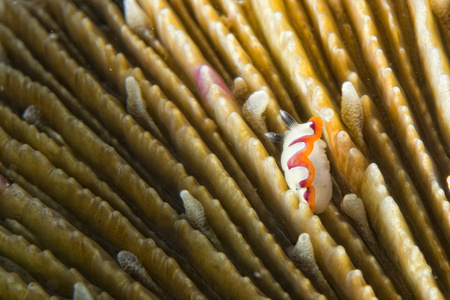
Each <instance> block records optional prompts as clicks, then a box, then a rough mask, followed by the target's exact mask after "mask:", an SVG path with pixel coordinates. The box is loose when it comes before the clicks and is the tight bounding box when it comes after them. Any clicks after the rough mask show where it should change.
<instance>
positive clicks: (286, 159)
mask: <svg viewBox="0 0 450 300" xmlns="http://www.w3.org/2000/svg"><path fill="white" fill-rule="evenodd" d="M280 115H281V118H282V119H283V121H284V123H286V125H287V126H288V127H289V131H287V132H285V133H284V134H278V133H273V132H268V133H266V137H267V138H268V139H270V140H271V141H274V142H283V153H282V154H281V166H282V168H283V171H284V177H285V179H286V183H287V184H288V186H289V188H290V189H291V190H293V191H295V192H296V193H297V195H298V196H299V197H300V198H301V199H303V200H305V201H306V202H307V203H308V204H309V207H310V208H311V210H312V211H313V212H316V211H315V210H317V213H321V212H323V211H324V210H325V209H326V207H327V205H328V203H329V202H330V200H331V193H332V183H331V175H330V164H329V161H328V158H327V156H326V153H325V147H326V144H325V142H323V141H322V140H320V137H321V136H322V127H323V121H322V119H321V118H320V117H312V118H311V119H309V121H308V122H306V123H305V124H299V123H297V122H296V121H295V119H294V118H293V117H292V116H290V115H289V114H288V113H287V112H285V111H280ZM313 183H314V185H313Z"/></svg>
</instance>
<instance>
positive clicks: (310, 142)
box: [287, 117, 323, 211]
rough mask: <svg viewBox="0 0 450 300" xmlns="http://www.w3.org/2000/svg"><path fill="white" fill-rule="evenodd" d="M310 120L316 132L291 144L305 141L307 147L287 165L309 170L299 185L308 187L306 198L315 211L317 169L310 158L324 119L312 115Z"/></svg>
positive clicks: (290, 159) (320, 133)
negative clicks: (315, 177)
mask: <svg viewBox="0 0 450 300" xmlns="http://www.w3.org/2000/svg"><path fill="white" fill-rule="evenodd" d="M308 122H309V123H311V124H310V127H311V129H312V130H313V131H314V133H313V134H311V135H304V136H301V137H299V138H297V139H295V140H294V141H292V142H291V143H290V144H289V147H290V146H292V145H294V144H297V143H304V144H305V147H304V148H302V149H301V150H300V151H298V152H296V153H295V154H294V155H293V156H292V157H291V158H289V160H288V161H287V167H288V169H289V170H290V169H293V168H296V167H304V168H306V169H307V170H308V177H307V178H306V179H304V180H301V181H300V182H299V185H300V187H301V188H307V189H306V192H305V194H304V198H305V200H306V201H307V202H308V204H309V206H310V208H311V210H312V211H314V202H315V198H316V190H315V188H314V187H313V186H312V183H313V181H314V176H315V169H314V165H313V164H312V162H311V161H310V160H309V155H310V154H311V152H312V150H313V148H314V143H315V142H316V141H317V140H318V139H320V137H321V136H322V126H323V121H322V119H321V118H319V117H312V118H311V119H309V121H308Z"/></svg>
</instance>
